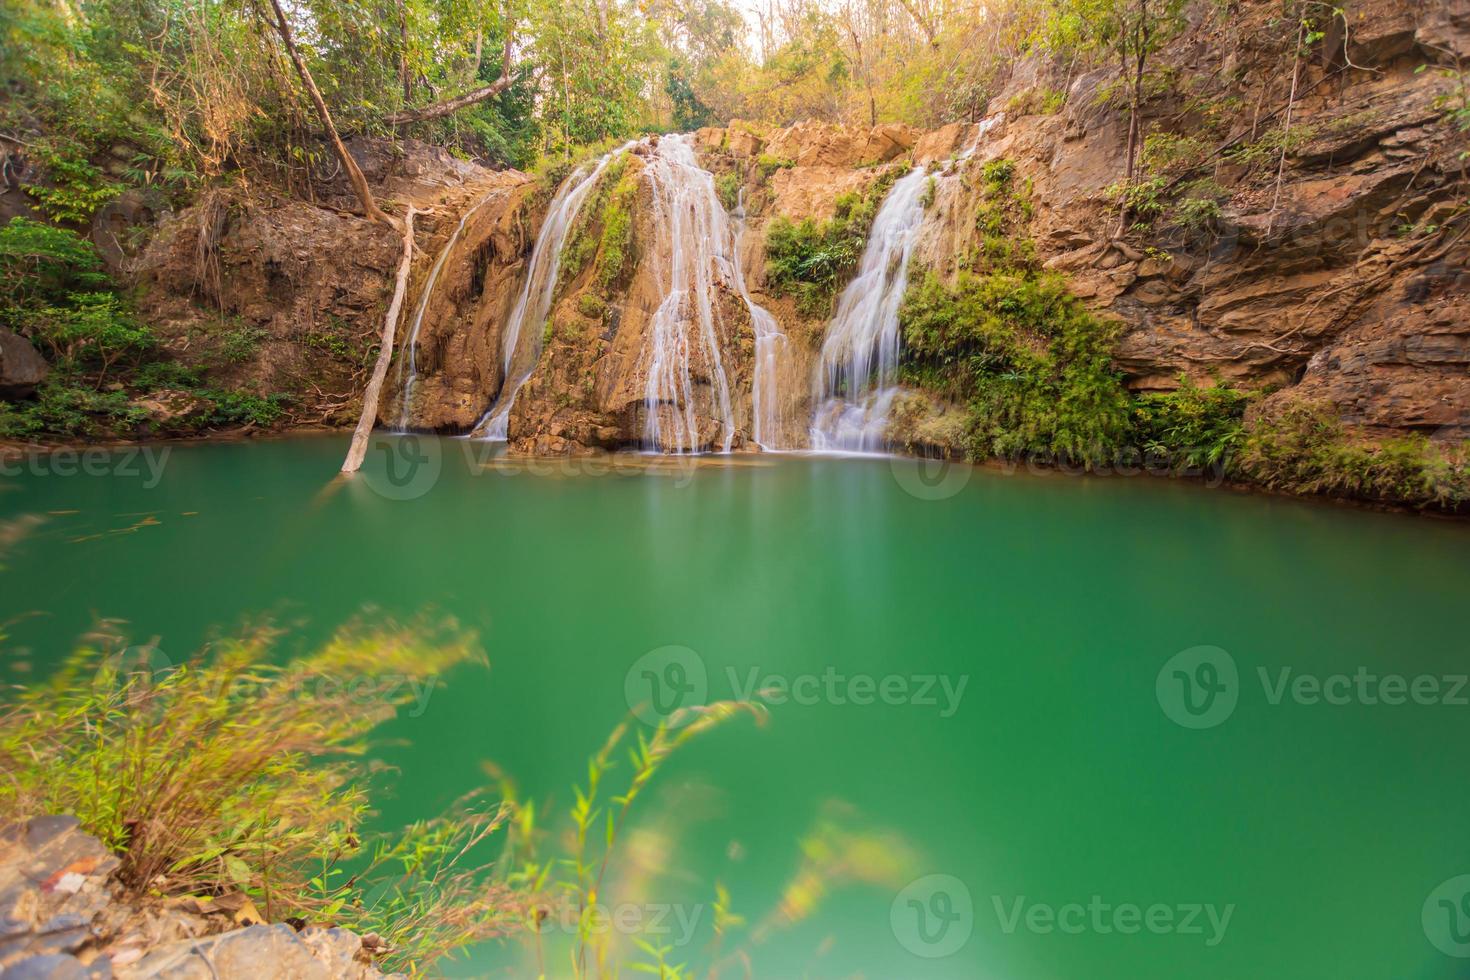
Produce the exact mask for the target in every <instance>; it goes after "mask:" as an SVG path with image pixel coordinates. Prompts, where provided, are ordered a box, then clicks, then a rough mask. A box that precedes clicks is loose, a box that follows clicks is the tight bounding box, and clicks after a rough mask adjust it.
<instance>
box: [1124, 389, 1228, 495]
mask: <svg viewBox="0 0 1470 980" xmlns="http://www.w3.org/2000/svg"><path fill="white" fill-rule="evenodd" d="M1250 400H1251V394H1250V393H1249V392H1245V391H1241V390H1240V389H1238V388H1232V387H1230V386H1229V385H1225V384H1221V383H1219V382H1218V381H1217V382H1216V383H1214V384H1212V385H1210V386H1209V387H1207V388H1205V387H1200V386H1198V385H1196V384H1194V383H1193V382H1192V381H1190V379H1189V378H1188V377H1187V376H1185V375H1181V376H1180V377H1179V387H1178V388H1176V389H1175V390H1174V391H1168V392H1154V393H1150V394H1145V395H1139V396H1138V397H1137V398H1136V399H1134V402H1133V411H1132V415H1133V418H1132V422H1133V431H1134V433H1135V439H1136V440H1137V443H1138V446H1139V448H1140V449H1142V451H1143V452H1144V454H1145V455H1146V456H1147V457H1148V458H1149V459H1160V458H1162V459H1164V460H1167V461H1168V463H1169V465H1170V467H1171V468H1172V469H1174V470H1176V471H1178V470H1186V469H1188V470H1204V469H1211V468H1214V469H1217V470H1218V469H1220V468H1223V467H1224V466H1226V465H1228V464H1229V463H1230V462H1231V457H1232V456H1234V454H1235V453H1236V451H1237V450H1238V449H1239V448H1240V445H1241V442H1242V440H1243V439H1244V435H1245V426H1244V424H1243V423H1242V421H1241V418H1242V416H1243V415H1244V414H1245V409H1246V406H1247V405H1248V404H1249V403H1250Z"/></svg>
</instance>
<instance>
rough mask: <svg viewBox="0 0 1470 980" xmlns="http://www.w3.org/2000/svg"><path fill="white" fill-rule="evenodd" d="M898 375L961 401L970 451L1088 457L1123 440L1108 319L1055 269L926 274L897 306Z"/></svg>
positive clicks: (1123, 408)
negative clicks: (952, 276) (947, 279)
mask: <svg viewBox="0 0 1470 980" xmlns="http://www.w3.org/2000/svg"><path fill="white" fill-rule="evenodd" d="M900 323H901V324H902V327H903V336H904V363H903V371H904V374H905V377H906V378H907V379H908V380H909V381H911V382H914V383H917V384H919V385H921V386H923V387H927V388H930V389H931V390H937V391H939V392H940V393H942V394H945V395H947V396H949V397H951V398H957V399H961V400H963V401H965V402H966V403H967V404H968V405H969V409H970V420H969V444H970V452H971V455H972V456H974V457H975V458H980V459H984V458H989V457H992V456H1003V457H1015V456H1020V455H1032V454H1034V455H1040V456H1044V457H1052V458H1060V459H1065V460H1068V461H1075V462H1081V463H1091V462H1095V461H1099V460H1102V459H1105V458H1107V457H1108V456H1110V455H1111V454H1112V453H1113V451H1114V450H1115V449H1116V448H1117V447H1118V446H1120V445H1121V444H1122V443H1123V441H1124V440H1125V438H1126V436H1127V433H1128V427H1129V419H1128V399H1127V396H1126V394H1125V392H1124V390H1123V386H1122V383H1121V381H1120V379H1119V377H1118V375H1117V373H1116V372H1115V371H1114V370H1113V367H1112V351H1113V344H1114V342H1115V340H1116V337H1117V333H1118V327H1117V325H1115V324H1113V323H1111V322H1109V321H1104V320H1101V319H1099V318H1097V317H1095V316H1093V315H1092V314H1091V313H1089V312H1088V311H1087V310H1086V309H1085V308H1084V307H1083V306H1082V304H1081V302H1080V301H1078V300H1077V299H1076V298H1075V297H1073V296H1072V295H1071V294H1070V293H1069V292H1068V291H1067V289H1066V284H1065V283H1064V282H1063V281H1062V280H1061V279H1060V278H1059V277H1056V276H1050V275H1036V274H1023V273H1017V272H996V273H990V274H988V275H975V274H972V273H969V272H962V273H961V274H960V275H959V277H958V278H957V279H956V281H955V282H954V284H953V285H952V286H951V285H946V284H945V283H944V282H943V281H942V280H940V279H939V278H938V277H937V276H935V275H933V274H932V273H930V274H926V275H925V276H924V277H923V278H922V279H920V280H919V281H918V282H916V283H915V284H914V285H912V286H910V287H909V292H908V294H907V295H906V296H905V298H904V304H903V308H902V310H901V311H900Z"/></svg>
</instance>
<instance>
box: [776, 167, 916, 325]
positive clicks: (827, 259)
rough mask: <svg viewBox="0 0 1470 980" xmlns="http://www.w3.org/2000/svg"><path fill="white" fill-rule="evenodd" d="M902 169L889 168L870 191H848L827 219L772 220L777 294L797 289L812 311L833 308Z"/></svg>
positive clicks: (799, 302)
mask: <svg viewBox="0 0 1470 980" xmlns="http://www.w3.org/2000/svg"><path fill="white" fill-rule="evenodd" d="M898 176H899V170H898V169H897V168H890V169H888V170H886V171H884V172H883V173H882V174H881V175H879V177H878V179H877V180H875V181H874V182H873V183H872V184H871V185H869V187H868V190H867V192H866V193H863V194H859V193H857V192H855V191H854V192H849V193H847V194H843V195H842V196H840V197H839V198H837V201H836V203H835V208H834V213H833V215H832V217H831V218H829V219H828V220H826V221H821V222H818V221H813V220H812V219H811V218H803V219H802V220H801V221H792V220H791V219H790V218H788V217H786V216H785V215H781V216H778V217H777V218H776V219H775V220H774V221H772V222H771V226H770V229H769V231H768V232H767V234H766V260H767V262H766V275H767V276H768V277H769V279H770V282H771V290H772V292H774V293H775V294H776V295H777V296H782V295H788V294H794V295H795V296H796V297H797V306H798V308H799V309H800V310H801V312H803V313H805V314H806V315H808V316H822V315H825V314H826V313H828V312H830V310H831V306H832V299H833V297H834V296H836V294H837V292H838V290H839V289H840V288H841V287H842V286H843V285H844V284H846V282H847V279H848V277H849V276H850V275H851V274H852V272H853V270H854V269H856V268H857V266H858V262H859V261H861V260H862V256H863V249H864V247H865V246H866V244H867V238H868V230H869V229H870V228H871V227H872V225H873V218H874V217H876V216H877V214H878V208H879V207H880V206H882V203H883V197H884V195H885V194H887V193H888V188H889V187H891V186H892V185H893V182H894V181H895V180H896V179H897V178H898Z"/></svg>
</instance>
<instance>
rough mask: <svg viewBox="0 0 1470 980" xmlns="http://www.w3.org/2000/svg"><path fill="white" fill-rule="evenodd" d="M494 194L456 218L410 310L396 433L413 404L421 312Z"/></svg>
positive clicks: (401, 363)
mask: <svg viewBox="0 0 1470 980" xmlns="http://www.w3.org/2000/svg"><path fill="white" fill-rule="evenodd" d="M498 193H500V191H499V188H497V189H496V190H493V191H491V192H490V193H489V194H486V195H485V196H484V197H482V198H480V199H479V200H478V201H476V202H475V203H474V204H473V205H471V206H470V208H469V209H468V210H466V211H465V213H464V214H462V215H460V219H459V224H458V225H457V226H455V229H454V233H453V234H452V235H450V236H449V241H447V242H445V243H444V247H443V248H442V249H440V250H439V256H438V257H437V258H436V259H434V264H433V265H432V266H430V267H429V278H427V279H425V280H424V291H423V293H422V294H421V295H420V296H419V302H418V306H416V307H414V311H413V322H412V323H411V325H410V326H409V328H408V339H407V340H406V341H405V342H404V348H405V350H406V352H407V354H408V356H407V357H404V358H401V359H399V361H398V387H399V390H400V391H402V392H403V403H402V405H401V406H400V407H399V410H398V430H399V431H400V432H406V431H407V430H408V415H409V411H410V409H411V407H412V404H413V388H414V385H415V384H416V383H417V382H418V378H419V352H418V345H419V330H420V329H421V328H422V327H423V325H424V311H425V310H427V309H428V308H429V300H430V298H432V297H433V295H434V286H435V285H436V284H437V283H438V282H439V273H441V272H443V271H444V263H445V262H446V261H447V260H448V259H449V253H450V252H452V251H454V246H455V244H456V243H458V241H459V236H460V235H462V234H464V226H465V224H466V222H468V221H469V220H470V218H471V217H472V216H473V215H474V213H475V212H476V211H478V210H480V208H482V207H484V206H485V204H486V202H488V201H489V200H490V199H491V198H492V197H494V196H496V194H498ZM405 367H406V369H407V374H408V378H407V381H405V380H404V372H405Z"/></svg>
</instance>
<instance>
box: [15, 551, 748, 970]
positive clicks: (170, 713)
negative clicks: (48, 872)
mask: <svg viewBox="0 0 1470 980" xmlns="http://www.w3.org/2000/svg"><path fill="white" fill-rule="evenodd" d="M24 530H25V528H24V527H23V526H20V525H17V526H15V527H12V528H0V532H3V535H0V543H4V542H5V541H9V540H13V539H14V538H15V537H17V536H19V534H20V533H23V532H24ZM285 639H286V637H285V635H284V634H283V633H282V632H281V631H280V630H278V629H275V628H272V627H269V626H262V627H257V628H254V629H251V630H249V631H247V632H245V633H244V634H243V635H240V636H236V637H230V638H226V639H222V640H220V641H217V642H215V643H214V644H212V645H211V646H210V647H209V648H208V649H206V650H203V651H200V652H199V653H197V654H195V655H194V656H192V657H190V658H189V659H187V660H186V661H184V662H182V663H178V664H172V663H169V662H168V661H167V659H166V658H164V657H163V655H162V654H161V653H160V651H158V650H157V649H156V648H154V647H152V646H141V647H140V646H127V643H126V640H125V639H123V638H122V637H120V636H118V635H116V634H114V633H113V632H111V630H110V629H108V628H107V627H106V626H105V625H104V627H103V628H102V629H100V630H98V631H95V632H94V633H93V634H91V635H90V636H89V638H88V640H87V642H86V644H85V645H84V646H83V647H82V648H81V649H79V650H78V651H77V652H76V653H75V654H73V655H72V657H71V658H70V659H69V660H68V662H67V663H66V664H65V665H64V666H63V668H62V669H61V670H60V671H59V672H58V673H57V674H56V675H55V676H53V677H51V678H50V679H49V680H47V681H45V682H43V683H39V684H36V685H31V686H25V687H21V688H16V689H12V690H11V691H10V692H7V694H6V700H4V701H0V820H3V821H6V822H10V821H18V820H26V819H29V818H31V817H35V816H40V815H43V814H51V813H71V814H74V815H76V816H77V818H78V819H79V820H80V821H81V824H82V827H83V829H84V830H86V831H87V832H88V833H91V834H93V835H95V836H97V837H98V838H99V839H100V840H101V841H102V842H103V843H104V844H105V845H106V846H108V847H109V848H111V849H112V850H114V851H115V852H116V853H117V854H118V855H119V857H120V858H121V866H120V868H119V870H118V872H117V878H118V881H119V883H120V884H121V886H122V887H123V889H124V890H125V891H126V892H128V893H129V894H131V895H132V896H134V897H136V898H138V899H140V900H153V899H157V898H165V899H166V898H171V897H175V896H184V895H193V896H219V895H228V894H232V893H237V894H243V895H245V896H246V897H247V898H249V899H250V901H251V902H252V904H253V905H254V906H255V909H256V910H257V911H258V913H259V914H260V915H262V916H263V917H264V918H265V919H266V920H267V921H271V922H282V921H287V920H292V919H295V920H303V921H305V922H309V923H317V924H327V923H330V924H334V925H341V926H344V927H346V928H350V929H353V930H354V931H356V932H358V933H359V934H360V935H366V934H368V933H376V934H377V935H378V936H379V937H380V938H381V939H382V940H383V943H382V944H381V945H380V947H379V954H378V955H379V961H378V962H379V965H380V966H382V967H383V968H385V969H388V970H401V971H405V972H409V973H411V974H413V975H415V976H418V975H422V974H423V972H424V971H426V970H429V969H430V968H432V967H433V965H434V964H435V963H436V962H437V961H438V960H440V959H441V958H443V957H444V956H446V955H449V954H451V953H453V952H454V951H455V950H457V949H460V948H462V947H464V946H466V945H468V944H470V943H473V942H476V941H481V940H485V939H488V938H492V937H497V936H503V935H508V934H514V933H517V932H521V931H525V932H528V933H533V932H539V930H538V928H537V927H538V925H539V923H540V921H541V918H542V916H543V915H544V914H545V913H546V912H547V911H548V910H549V909H550V908H552V907H556V906H560V907H566V905H565V903H567V902H568V901H570V902H571V903H572V904H571V906H570V907H572V908H575V909H577V910H578V919H577V931H576V935H575V937H573V938H574V941H575V945H576V950H575V963H574V969H575V972H576V973H577V974H578V975H579V976H582V975H588V973H587V965H586V964H587V957H588V956H589V955H590V956H591V957H592V958H593V962H595V963H599V964H601V963H605V962H606V961H607V958H608V956H609V955H611V953H610V950H609V947H608V946H607V942H608V939H609V937H608V931H607V930H606V928H605V925H606V923H605V922H602V921H600V920H599V918H598V916H599V914H601V913H600V912H599V910H600V909H602V908H603V906H601V905H599V904H598V901H597V898H598V895H599V894H600V890H601V888H602V886H603V883H604V882H603V879H604V876H605V875H606V874H607V871H608V869H609V866H610V865H611V864H612V860H611V859H612V857H613V856H614V853H615V852H616V851H617V850H618V844H619V843H620V841H621V839H622V831H624V829H625V828H626V826H627V824H628V818H629V815H630V812H631V811H632V810H633V808H634V805H635V803H637V801H638V800H639V799H640V798H641V795H642V793H643V791H644V790H645V789H646V788H647V787H648V786H649V784H650V782H651V781H652V780H653V778H654V777H655V776H656V774H657V773H658V771H659V769H660V768H661V767H662V765H663V764H664V762H665V761H667V759H668V758H669V757H670V756H671V755H672V754H673V753H674V752H676V751H678V750H679V749H680V748H681V747H683V746H685V745H687V744H688V743H689V742H690V741H691V740H692V739H695V738H698V737H699V736H700V735H702V734H704V733H705V732H708V731H710V730H712V729H714V728H717V727H719V726H721V725H723V724H725V723H726V722H727V721H730V720H732V719H734V718H737V717H740V716H742V715H749V716H753V717H755V718H756V720H758V721H759V720H762V719H763V717H764V715H763V709H762V708H761V707H760V706H759V705H758V704H754V703H747V702H716V703H714V704H711V705H708V706H701V707H700V708H699V709H697V710H695V709H681V710H680V711H678V712H675V713H674V714H672V715H670V716H669V717H668V718H666V719H665V720H663V721H662V722H661V723H658V724H652V725H650V726H649V727H648V728H644V729H637V730H638V731H639V734H638V737H637V741H636V744H634V745H632V746H631V747H630V751H629V753H628V754H629V768H628V771H627V772H626V773H625V774H624V778H625V779H626V784H625V785H624V786H623V787H621V788H620V789H619V790H617V791H615V792H609V787H608V786H607V785H606V784H607V783H609V782H611V778H612V774H613V772H614V770H615V765H614V762H613V759H614V757H615V756H616V755H620V754H622V752H623V749H624V746H625V743H626V742H628V741H629V739H630V733H631V732H633V731H634V730H635V723H634V722H633V720H632V719H631V718H629V719H628V720H625V721H624V722H623V723H622V724H620V725H618V726H617V728H616V729H615V730H614V731H613V733H612V735H611V736H610V737H609V738H608V739H607V741H606V742H605V743H604V744H603V746H602V747H601V749H600V750H599V751H598V752H597V754H596V755H594V756H593V758H592V759H591V760H590V762H589V764H588V769H587V781H586V783H585V784H583V785H582V786H579V787H577V788H576V791H575V801H576V802H575V804H574V805H573V807H572V808H571V812H570V815H569V825H568V827H567V828H566V832H565V833H564V834H559V835H554V836H549V835H548V834H547V833H546V832H545V831H544V830H542V828H541V827H540V825H539V824H540V822H541V820H542V819H544V818H542V817H541V816H540V814H541V813H542V812H543V811H541V810H539V809H538V807H537V806H536V805H535V803H534V801H526V800H520V799H518V798H517V795H516V791H515V788H514V784H513V783H512V782H511V781H510V780H508V779H506V778H505V777H504V776H503V775H501V774H499V772H498V770H495V769H494V767H493V766H487V769H489V770H490V771H491V773H492V777H493V778H494V779H495V780H496V782H498V784H499V785H498V786H497V787H496V791H497V792H496V794H495V795H497V796H499V800H498V801H494V802H492V801H491V800H490V795H491V794H490V793H489V791H488V789H487V790H481V791H477V792H474V793H471V794H470V795H468V796H466V797H463V798H461V799H460V800H459V801H458V802H457V803H456V804H455V805H454V806H453V807H452V809H451V810H450V811H449V812H448V813H446V814H444V815H442V816H438V817H435V818H432V819H426V820H421V821H419V822H416V823H414V824H412V825H410V826H408V827H406V828H403V829H402V830H401V831H399V832H397V833H393V834H387V835H383V836H370V835H369V834H368V833H367V829H366V828H367V824H368V821H369V818H370V817H371V812H370V810H369V799H370V794H371V793H372V792H373V791H375V790H376V789H379V788H381V781H382V778H383V777H382V775H381V774H382V772H383V770H382V768H381V767H379V766H377V765H375V764H373V763H372V762H371V761H369V758H368V753H369V752H370V751H371V750H372V748H373V742H372V736H373V733H374V731H375V730H376V729H377V728H378V727H379V726H380V725H382V724H383V723H384V722H386V721H387V720H389V719H391V718H392V717H394V715H395V714H396V712H397V711H398V710H401V709H403V708H406V707H408V706H410V705H417V706H418V707H419V708H420V709H422V707H423V705H424V704H425V703H426V702H427V699H428V698H429V697H430V696H431V695H432V692H433V690H434V688H435V687H436V686H437V685H438V683H439V681H440V679H441V678H442V677H443V676H444V675H445V674H447V673H449V672H452V671H454V670H456V669H464V668H468V667H470V666H473V665H475V664H483V663H484V655H483V653H481V651H480V649H479V647H478V644H477V642H476V638H475V637H474V635H473V634H470V633H467V632H465V631H464V630H462V629H461V628H460V627H459V626H458V625H457V624H456V623H455V622H454V621H453V620H432V619H428V618H423V617H421V618H419V619H417V620H415V621H413V622H411V623H408V624H402V625H400V624H396V623H393V622H391V621H388V622H374V623H372V624H368V623H363V622H358V623H352V624H349V625H348V626H346V627H344V628H343V629H341V630H339V631H338V632H337V633H336V634H335V635H334V636H332V637H331V639H330V640H328V641H327V642H326V643H325V644H324V645H322V646H321V647H320V648H319V649H317V650H315V651H314V652H311V653H309V654H307V655H305V656H302V657H299V658H297V659H284V658H282V657H281V656H280V649H281V647H282V645H283V643H284V640H285ZM552 842H566V843H552ZM537 941H538V942H539V936H538V937H537Z"/></svg>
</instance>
